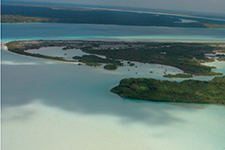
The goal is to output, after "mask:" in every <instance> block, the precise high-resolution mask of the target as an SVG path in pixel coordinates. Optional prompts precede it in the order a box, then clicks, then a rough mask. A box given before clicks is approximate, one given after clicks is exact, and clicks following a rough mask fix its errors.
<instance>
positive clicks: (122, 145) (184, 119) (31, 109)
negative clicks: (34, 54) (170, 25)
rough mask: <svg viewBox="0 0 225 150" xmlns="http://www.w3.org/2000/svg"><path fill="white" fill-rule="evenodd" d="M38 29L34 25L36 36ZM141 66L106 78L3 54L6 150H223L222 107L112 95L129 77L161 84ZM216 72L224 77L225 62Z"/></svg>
mask: <svg viewBox="0 0 225 150" xmlns="http://www.w3.org/2000/svg"><path fill="white" fill-rule="evenodd" d="M13 26H17V24H14V25H13ZM40 26H42V25H41V24H40ZM65 26H66V25H64V27H65ZM69 26H71V25H69ZM19 27H21V25H18V28H19ZM104 27H105V28H107V27H108V26H104ZM39 28H40V30H41V27H39ZM93 28H94V27H93ZM101 28H102V27H101ZM117 28H118V27H117ZM36 29H37V26H31V25H30V28H29V30H30V31H33V32H36ZM3 30H4V28H3ZM11 30H12V29H11ZM83 30H84V32H87V29H83ZM121 30H122V29H121ZM139 30H140V29H139ZM4 32H5V33H4V34H6V32H8V33H9V34H15V33H11V31H9V30H6V29H5V30H4ZM18 32H20V31H18ZM58 32H59V33H60V34H63V33H62V32H63V31H58ZM80 32H81V31H80ZM88 32H90V33H91V31H90V30H88ZM93 32H96V27H95V28H94V29H93ZM100 32H101V31H100ZM4 34H3V35H4ZM24 34H25V35H24V36H27V37H26V38H29V36H30V35H29V34H28V33H27V34H26V31H25V30H24ZM43 34H44V33H43ZM218 34H219V33H218ZM36 36H37V37H40V36H39V35H38V34H37V35H36ZM56 36H57V35H56ZM15 37H16V36H15V35H11V39H10V37H7V38H4V36H3V37H2V38H3V41H7V40H14V39H15ZM16 38H17V39H24V37H23V36H22V37H21V36H20V35H17V37H16ZM31 38H35V36H31ZM47 38H48V37H47ZM137 65H138V68H136V69H137V70H135V68H131V69H132V70H131V71H130V72H128V71H127V69H128V68H126V67H121V68H119V69H118V70H116V71H107V70H104V69H102V68H101V67H98V68H93V67H87V66H78V65H75V64H70V63H63V62H56V61H50V60H43V59H37V58H30V57H25V56H19V55H15V54H11V53H8V52H5V51H2V132H1V133H2V150H15V149H16V150H31V149H32V150H40V149H42V150H51V149H54V150H62V149H79V150H93V149H97V150H105V149H109V150H111V149H112V150H114V149H117V150H126V149H127V150H137V149H141V150H165V149H168V150H180V149H182V150H190V149H192V150H199V149H204V150H223V149H225V144H224V143H225V130H224V124H225V117H224V114H225V107H224V106H217V105H171V104H166V103H153V102H144V101H143V102H140V101H134V100H132V101H131V100H127V99H122V98H120V97H119V96H117V95H115V94H112V93H111V92H110V91H109V90H110V89H111V87H113V86H114V85H116V84H118V82H119V81H120V79H122V78H125V77H153V78H157V79H162V78H163V77H162V73H160V72H163V71H162V70H160V69H159V66H161V65H151V64H146V65H143V64H139V63H137ZM216 65H218V66H219V68H218V70H217V71H220V72H221V71H222V72H223V73H225V69H224V67H223V66H224V63H220V64H216ZM165 67H166V66H165ZM149 69H151V70H153V69H154V70H155V72H159V74H150V73H149V71H148V70H149ZM164 69H165V68H164ZM167 69H168V70H171V71H174V70H176V71H180V70H178V69H175V68H172V67H168V68H167ZM146 70H147V71H146ZM132 71H133V72H132ZM136 71H137V72H138V74H135V72H136ZM199 79H203V78H202V77H199ZM204 79H206V80H207V79H210V77H206V78H204Z"/></svg>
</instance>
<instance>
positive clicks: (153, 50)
mask: <svg viewBox="0 0 225 150" xmlns="http://www.w3.org/2000/svg"><path fill="white" fill-rule="evenodd" d="M129 44H131V43H128V44H127V45H129ZM135 44H136V45H135V46H136V47H135V46H133V47H125V48H121V49H114V50H112V49H104V50H101V49H98V50H94V49H93V48H90V47H86V48H82V50H83V51H84V52H87V53H92V54H98V55H103V56H106V57H107V58H113V59H122V60H127V61H137V62H142V63H155V64H163V65H169V66H173V67H176V68H179V69H181V70H183V71H184V72H185V73H188V74H193V75H205V76H211V75H221V73H215V72H212V71H211V70H212V67H209V66H204V65H201V63H203V62H211V61H213V59H209V58H207V57H206V56H205V54H207V53H214V49H215V48H214V47H213V46H208V45H207V44H197V43H150V42H149V43H148V42H145V43H144V42H139V43H135Z"/></svg>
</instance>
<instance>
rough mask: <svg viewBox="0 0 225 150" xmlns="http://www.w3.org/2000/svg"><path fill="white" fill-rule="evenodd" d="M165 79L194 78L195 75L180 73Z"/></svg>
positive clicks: (167, 75)
mask: <svg viewBox="0 0 225 150" xmlns="http://www.w3.org/2000/svg"><path fill="white" fill-rule="evenodd" d="M163 77H167V78H192V77H193V75H191V74H182V73H178V74H175V75H173V74H166V75H164V76H163Z"/></svg>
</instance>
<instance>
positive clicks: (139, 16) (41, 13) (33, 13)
mask: <svg viewBox="0 0 225 150" xmlns="http://www.w3.org/2000/svg"><path fill="white" fill-rule="evenodd" d="M2 15H14V16H15V15H19V16H23V17H36V18H50V19H51V20H49V22H57V23H89V24H117V25H141V26H170V27H200V28H205V26H204V25H202V24H201V23H198V22H196V23H178V22H179V21H180V18H179V17H177V16H168V15H155V14H147V13H136V12H125V11H109V10H94V9H87V8H86V9H80V8H74V9H69V8H62V9H52V8H51V7H50V6H49V7H41V6H22V5H20V6H16V5H6V4H4V5H2ZM11 19H12V18H11ZM16 20H17V18H14V21H16ZM2 21H4V22H7V20H5V19H4V20H2ZM12 21H13V20H10V22H12Z"/></svg>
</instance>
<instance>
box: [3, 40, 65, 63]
mask: <svg viewBox="0 0 225 150" xmlns="http://www.w3.org/2000/svg"><path fill="white" fill-rule="evenodd" d="M20 42H21V41H14V42H9V43H7V44H6V46H7V47H8V50H9V51H11V52H14V53H17V54H20V55H26V56H32V57H38V58H45V59H53V60H59V61H66V60H65V59H63V58H62V57H53V56H46V55H41V54H32V53H27V52H25V50H27V49H28V48H27V47H26V46H24V45H20ZM29 42H31V41H29Z"/></svg>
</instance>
